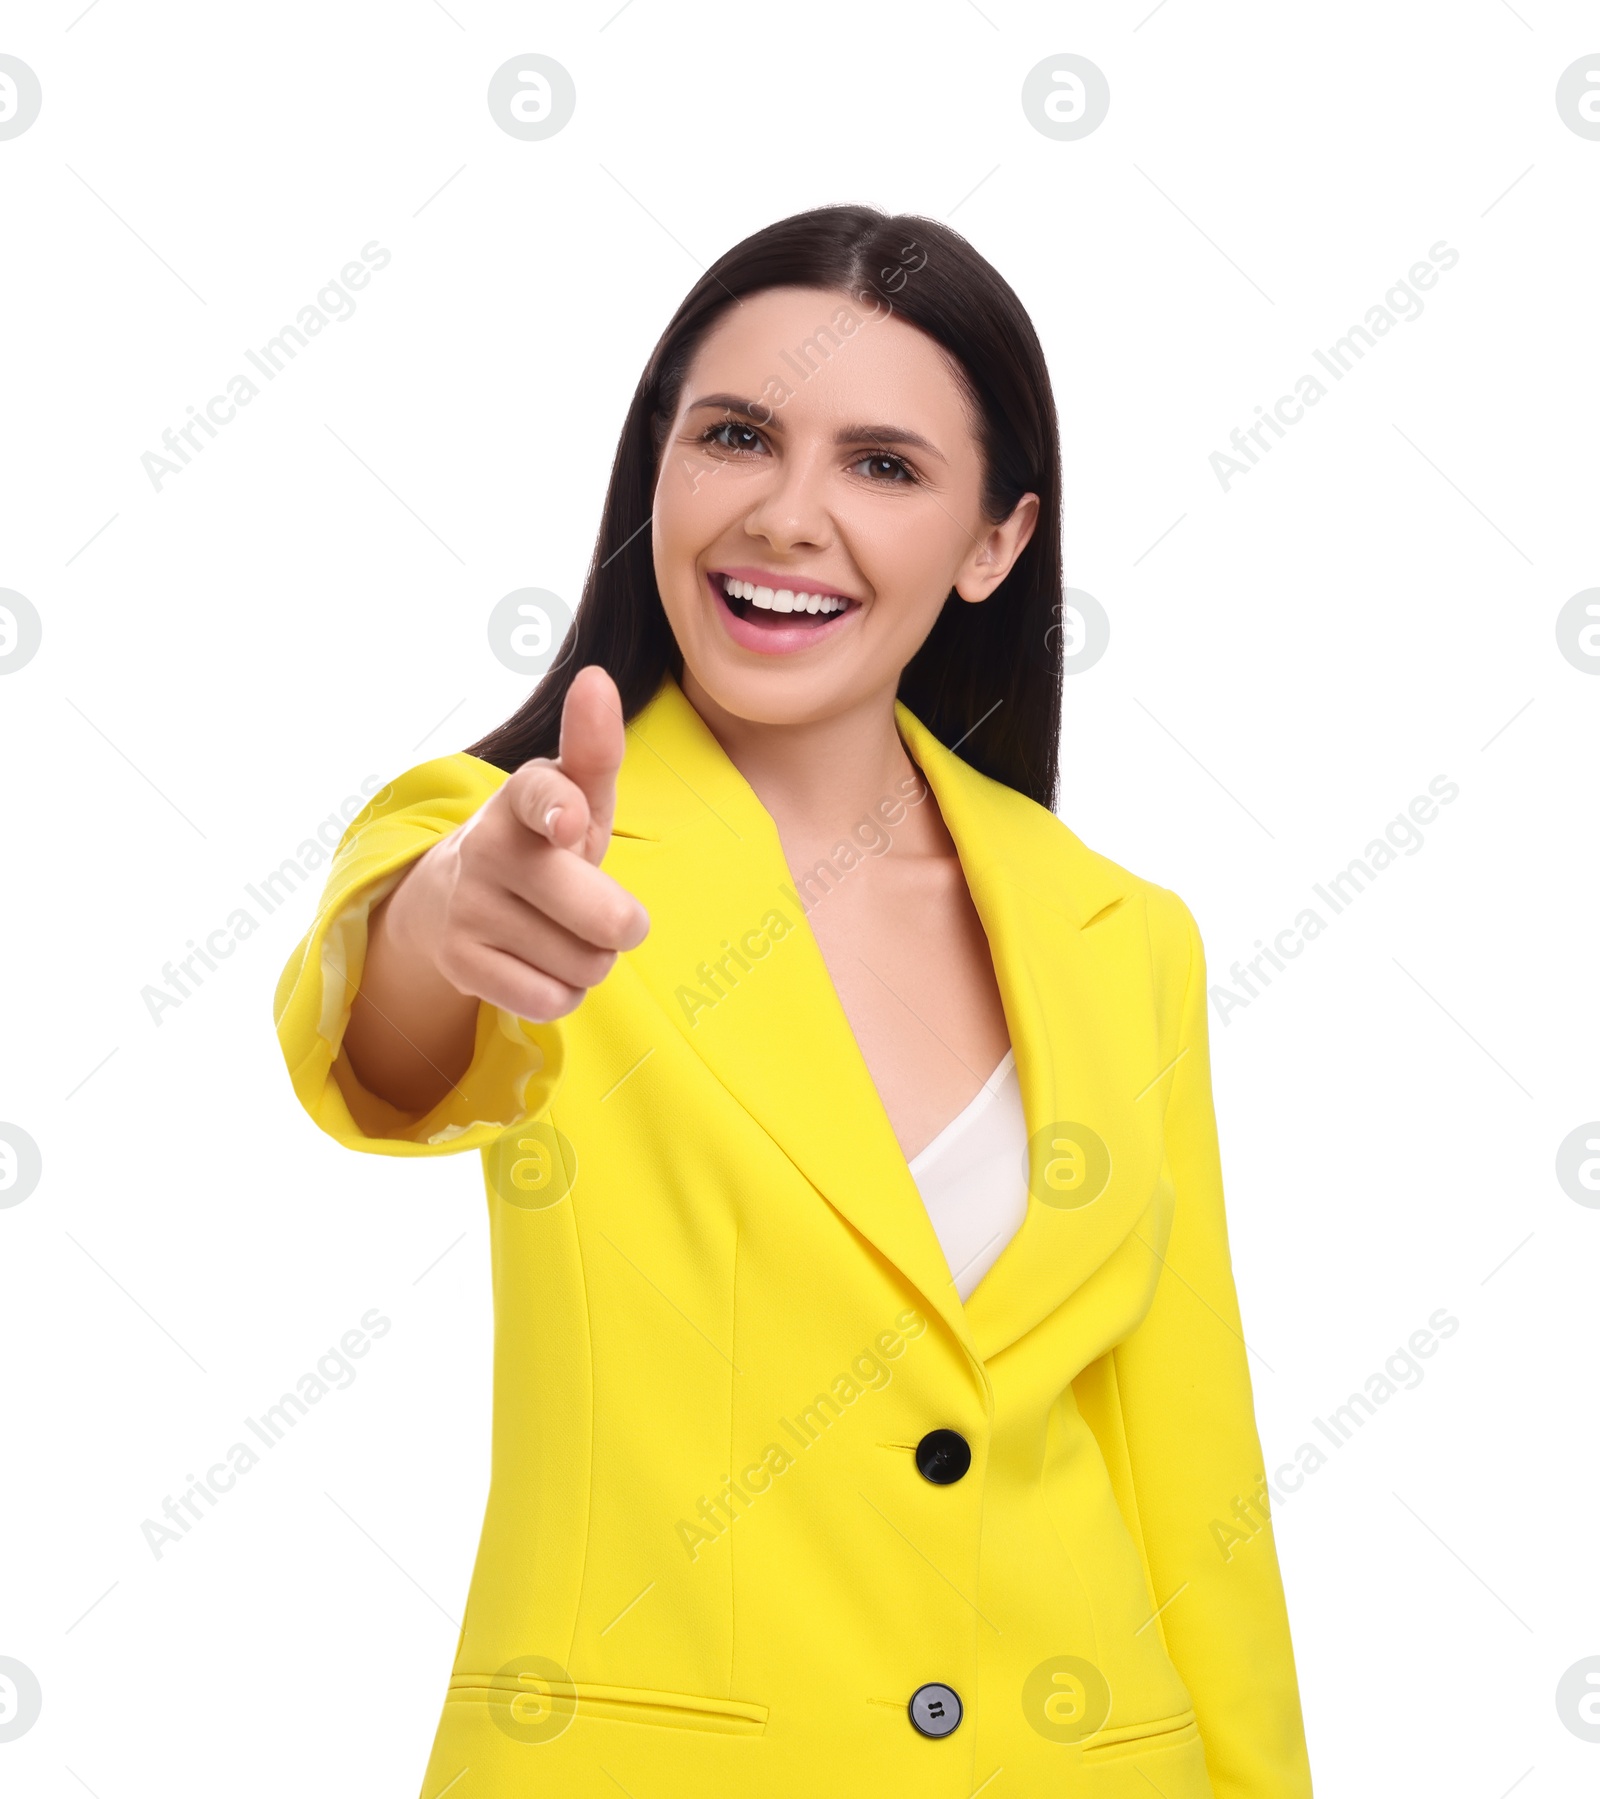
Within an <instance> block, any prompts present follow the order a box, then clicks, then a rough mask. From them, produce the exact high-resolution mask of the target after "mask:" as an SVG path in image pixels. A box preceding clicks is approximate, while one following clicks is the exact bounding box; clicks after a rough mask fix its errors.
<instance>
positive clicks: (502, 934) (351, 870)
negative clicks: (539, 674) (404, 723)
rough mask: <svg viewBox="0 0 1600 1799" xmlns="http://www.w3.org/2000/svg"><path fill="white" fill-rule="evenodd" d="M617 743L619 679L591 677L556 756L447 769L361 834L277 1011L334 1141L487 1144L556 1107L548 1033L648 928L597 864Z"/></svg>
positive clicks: (283, 987)
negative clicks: (509, 770)
mask: <svg viewBox="0 0 1600 1799" xmlns="http://www.w3.org/2000/svg"><path fill="white" fill-rule="evenodd" d="M623 743H624V735H623V720H622V711H621V705H620V701H619V699H618V697H617V692H616V687H615V684H614V683H613V682H612V681H611V678H610V676H608V675H607V674H605V672H604V671H603V670H600V669H584V670H581V671H580V672H579V675H578V677H577V678H576V679H575V680H574V682H573V684H572V686H571V688H570V689H569V691H568V693H567V697H566V702H565V705H564V709H563V712H562V722H561V752H562V753H561V756H560V757H559V758H556V759H549V758H538V759H536V760H534V761H532V762H529V763H526V764H524V766H523V767H521V768H519V769H517V770H516V772H515V773H513V774H511V775H509V776H508V775H505V774H503V773H502V772H501V771H500V770H499V769H496V768H494V767H492V766H490V765H489V764H487V763H484V762H481V761H479V760H478V759H477V758H476V757H473V756H469V755H458V756H448V757H442V758H440V759H439V760H438V761H435V762H430V763H424V764H423V765H422V766H421V767H420V768H416V769H412V770H411V771H410V772H409V773H408V774H406V775H404V776H403V777H402V778H401V779H400V780H399V781H397V782H395V783H394V784H393V785H392V786H391V787H389V788H387V789H385V791H384V793H383V794H381V795H380V796H379V797H378V799H377V800H375V801H374V802H373V804H372V805H371V806H370V807H368V808H367V810H366V811H365V812H364V813H362V814H361V815H359V816H358V817H357V819H356V820H355V821H354V822H353V823H352V825H351V827H350V829H349V831H347V832H346V834H345V836H344V838H343V839H342V840H341V841H340V844H339V848H338V851H337V852H336V854H335V856H334V864H333V868H332V870H331V872H330V874H329V877H328V885H327V889H326V891H325V892H324V895H323V902H322V906H321V908H320V910H319V913H318V917H317V920H316V923H315V924H314V925H313V927H312V929H311V931H310V933H309V934H308V936H307V937H306V938H305V940H304V941H303V942H302V943H301V944H300V946H299V948H298V949H297V950H296V952H295V954H294V955H293V956H292V957H291V958H290V961H289V964H288V966H287V967H286V968H285V969H284V971H283V975H282V976H281V978H280V980H279V983H278V991H277V995H276V1003H275V1007H274V1010H275V1016H276V1020H277V1025H278V1036H279V1041H280V1044H281V1045H282V1048H283V1053H284V1058H285V1060H286V1062H287V1063H288V1066H289V1071H290V1076H291V1079H292V1081H293V1083H294V1087H295V1092H296V1094H297V1096H298V1097H299V1099H300V1101H301V1103H302V1104H303V1105H304V1106H305V1107H306V1109H307V1111H308V1112H310V1114H311V1115H312V1117H313V1118H314V1119H315V1120H316V1122H317V1123H318V1124H319V1125H320V1126H321V1127H322V1128H323V1129H324V1130H326V1131H328V1132H329V1133H330V1134H331V1135H333V1136H334V1137H336V1138H337V1139H338V1140H339V1141H340V1142H342V1143H346V1144H348V1145H350V1146H351V1147H354V1148H362V1149H377V1150H383V1151H385V1152H387V1153H389V1154H394V1155H405V1154H413V1155H414V1154H419V1153H427V1152H429V1151H431V1150H438V1149H451V1150H456V1149H465V1148H479V1147H482V1146H483V1145H484V1144H485V1143H487V1142H490V1141H492V1140H493V1138H494V1137H495V1136H498V1135H499V1134H501V1133H502V1132H503V1131H505V1130H506V1129H508V1128H509V1127H510V1126H512V1125H513V1124H516V1123H518V1122H520V1121H521V1120H522V1119H524V1118H525V1117H529V1116H532V1115H533V1114H534V1113H536V1112H537V1111H541V1110H543V1109H544V1107H545V1106H546V1105H547V1104H548V1103H549V1100H550V1096H551V1094H552V1093H553V1091H554V1087H555V1083H556V1081H557V1080H558V1079H559V1074H560V1066H561V1056H562V1039H561V1033H560V1029H559V1026H558V1024H557V1022H556V1021H557V1020H559V1019H560V1018H562V1017H563V1016H565V1015H566V1014H567V1013H568V1012H570V1011H572V1009H573V1008H574V1007H575V1006H576V1005H577V1004H578V1003H579V1002H580V1001H581V1000H582V998H583V996H584V994H585V992H586V991H587V990H588V989H589V988H590V987H592V986H594V985H595V984H596V983H597V982H598V981H600V980H603V979H604V978H605V976H606V974H607V973H609V971H610V970H611V968H612V966H613V965H614V964H615V962H616V958H617V954H618V952H619V951H620V950H623V949H631V948H632V947H633V946H634V945H635V944H637V943H639V942H641V941H642V940H643V938H644V936H645V933H646V931H647V930H648V929H649V918H648V916H647V915H646V913H645V910H644V908H643V907H642V906H641V905H640V904H639V902H638V901H637V900H636V899H635V898H634V897H633V896H632V895H631V894H630V893H628V892H627V891H626V890H625V889H624V888H623V887H622V886H621V885H620V884H619V883H618V882H616V881H615V880H613V879H612V877H611V876H610V875H608V874H606V873H604V872H603V871H602V869H601V868H600V866H599V863H600V861H601V858H602V857H603V855H604V854H605V850H606V846H607V845H608V844H609V842H610V836H611V820H612V815H613V810H614V806H615V790H616V775H617V770H618V768H619V767H620V764H621V761H622V753H623Z"/></svg>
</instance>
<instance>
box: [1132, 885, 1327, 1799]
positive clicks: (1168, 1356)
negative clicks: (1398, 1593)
mask: <svg viewBox="0 0 1600 1799" xmlns="http://www.w3.org/2000/svg"><path fill="white" fill-rule="evenodd" d="M1151 913H1152V917H1151V925H1152V939H1153V940H1154V939H1156V938H1157V937H1158V936H1159V937H1160V938H1161V939H1163V940H1164V942H1165V944H1166V945H1168V946H1169V953H1165V954H1162V953H1160V952H1158V969H1157V972H1158V980H1160V981H1163V982H1165V983H1167V984H1168V992H1169V993H1172V994H1175V993H1176V992H1177V991H1178V990H1179V988H1180V985H1181V989H1182V992H1183V999H1182V1002H1181V1007H1180V1027H1179V1031H1178V1038H1177V1044H1176V1047H1175V1048H1174V1049H1171V1050H1167V1051H1165V1053H1164V1055H1163V1062H1164V1063H1165V1062H1166V1060H1167V1057H1168V1056H1175V1057H1176V1061H1175V1064H1174V1065H1173V1069H1172V1077H1171V1085H1170V1088H1169V1090H1168V1094H1167V1101H1166V1122H1165V1129H1166V1157H1167V1164H1168V1170H1169V1173H1170V1178H1171V1181H1172V1187H1173V1214H1172V1230H1171V1236H1170V1240H1169V1242H1168V1244H1167V1247H1166V1252H1165V1256H1164V1266H1163V1267H1162V1269H1161V1272H1160V1278H1159V1281H1158V1284H1157V1287H1156V1291H1155V1295H1154V1298H1153V1300H1152V1302H1151V1305H1150V1309H1149V1311H1148V1313H1147V1314H1146V1316H1145V1317H1144V1319H1143V1320H1142V1321H1141V1322H1140V1324H1139V1325H1138V1326H1137V1328H1136V1329H1135V1330H1134V1331H1133V1332H1131V1333H1130V1335H1129V1336H1128V1337H1127V1338H1126V1339H1125V1340H1124V1341H1123V1342H1122V1343H1120V1344H1119V1345H1118V1346H1117V1348H1116V1350H1115V1351H1114V1362H1115V1370H1116V1378H1117V1388H1118V1393H1119V1395H1120V1399H1121V1405H1122V1411H1123V1428H1124V1435H1125V1440H1126V1442H1127V1445H1128V1453H1129V1457H1130V1462H1131V1478H1132V1481H1133V1487H1134V1493H1135V1498H1136V1503H1137V1506H1138V1517H1139V1527H1140V1531H1141V1534H1142V1536H1143V1538H1144V1548H1145V1555H1146V1561H1147V1565H1148V1567H1149V1569H1150V1575H1151V1579H1152V1581H1153V1583H1154V1585H1155V1588H1156V1603H1157V1605H1158V1606H1160V1607H1161V1608H1162V1609H1161V1611H1160V1613H1159V1617H1160V1628H1161V1630H1162V1632H1163V1635H1164V1638H1165V1641H1166V1644H1167V1649H1168V1653H1169V1654H1170V1656H1171V1658H1172V1661H1173V1663H1174V1665H1175V1667H1176V1668H1177V1670H1178V1673H1179V1675H1180V1677H1181V1678H1182V1680H1183V1682H1184V1684H1185V1685H1186V1686H1187V1687H1188V1689H1189V1692H1190V1694H1191V1696H1192V1697H1193V1700H1194V1709H1195V1718H1196V1722H1197V1724H1198V1726H1199V1730H1200V1737H1201V1741H1202V1743H1203V1745H1204V1748H1205V1755H1206V1763H1207V1767H1208V1768H1209V1770H1210V1774H1211V1780H1212V1785H1213V1787H1214V1789H1215V1792H1216V1799H1309V1795H1310V1793H1311V1770H1310V1766H1309V1762H1308V1758H1307V1753H1306V1742H1305V1729H1304V1724H1303V1721H1302V1717H1301V1710H1300V1693H1299V1686H1298V1682H1297V1680H1296V1676H1295V1665H1294V1650H1293V1647H1292V1644H1291V1642H1290V1635H1289V1619H1288V1612H1287V1607H1286V1605H1285V1601H1284V1593H1283V1585H1282V1578H1281V1575H1280V1572H1279V1567H1278V1557H1277V1552H1276V1549H1275V1547H1274V1544H1273V1537H1272V1528H1271V1524H1270V1522H1269V1521H1268V1519H1267V1513H1266V1509H1265V1501H1266V1483H1265V1479H1264V1468H1263V1464H1262V1454H1261V1444H1260V1441H1259V1438H1258V1435H1257V1430H1256V1422H1255V1410H1254V1401H1253V1397H1252V1394H1251V1385H1250V1365H1249V1352H1248V1351H1247V1350H1246V1347H1245V1331H1244V1327H1243V1325H1242V1324H1241V1322H1240V1316H1239V1303H1238V1298H1237V1296H1236V1293H1235V1290H1234V1280H1233V1269H1232V1264H1231V1261H1230V1258H1229V1253H1228V1233H1227V1224H1226V1220H1225V1216H1224V1210H1223V1194H1222V1167H1221V1160H1220V1155H1219V1150H1218V1142H1217V1124H1216V1115H1215V1110H1214V1107H1213V1102H1212V1092H1211V1061H1210V1040H1209V1032H1208V1024H1207V1019H1208V1012H1207V997H1206V995H1207V987H1206V965H1205V950H1204V946H1203V945H1202V943H1201V940H1200V933H1199V930H1198V928H1197V927H1196V925H1195V921H1194V917H1193V915H1192V914H1191V912H1190V911H1189V908H1188V907H1187V906H1186V905H1185V904H1184V902H1183V901H1182V900H1181V899H1180V898H1179V897H1178V895H1177V894H1175V893H1172V892H1170V891H1169V890H1168V889H1165V888H1162V889H1160V890H1159V891H1158V892H1157V893H1155V894H1154V895H1153V896H1152V904H1151ZM1185 941H1186V942H1187V957H1185V951H1184V944H1185ZM1186 960H1187V973H1186V974H1185V972H1184V969H1185V961H1186ZM1163 963H1164V966H1165V973H1163V971H1162V964H1163ZM1167 1004H1168V1005H1169V1006H1170V1000H1168V1001H1167ZM1169 1016H1170V1013H1169ZM1162 1040H1163V1044H1169V1043H1171V1041H1172V1039H1171V1037H1170V1036H1169V1035H1168V1034H1167V1032H1166V1031H1163V1034H1162ZM1240 1505H1242V1507H1243V1511H1242V1513H1241V1511H1240V1510H1237V1509H1236V1507H1238V1506H1240Z"/></svg>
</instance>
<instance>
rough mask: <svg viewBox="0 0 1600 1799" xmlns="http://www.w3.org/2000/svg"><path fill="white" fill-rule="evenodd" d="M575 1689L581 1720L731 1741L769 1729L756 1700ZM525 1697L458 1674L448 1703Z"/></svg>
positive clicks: (501, 1682) (584, 1685)
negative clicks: (667, 1729) (730, 1738)
mask: <svg viewBox="0 0 1600 1799" xmlns="http://www.w3.org/2000/svg"><path fill="white" fill-rule="evenodd" d="M571 1685H572V1699H571V1701H570V1704H571V1708H572V1711H573V1713H574V1715H575V1716H577V1717H580V1718H610V1719H613V1720H614V1721H616V1722H618V1723H622V1724H658V1725H666V1726H669V1727H673V1728H677V1729H680V1730H710V1731H718V1732H721V1733H722V1734H723V1735H727V1736H760V1735H761V1734H762V1732H763V1731H765V1729H766V1727H767V1707H766V1706H764V1705H758V1704H757V1703H756V1702H755V1701H754V1700H752V1699H711V1698H707V1697H706V1696H705V1695H704V1694H701V1693H670V1692H665V1691H662V1690H660V1689H657V1688H653V1687H609V1686H602V1685H600V1684H598V1683H597V1682H595V1681H592V1680H575V1681H573V1682H572V1683H571ZM524 1692H525V1689H524V1688H522V1687H519V1686H518V1684H517V1683H516V1681H515V1680H506V1679H502V1678H500V1677H499V1676H497V1675H493V1674H455V1675H452V1676H451V1678H450V1685H449V1688H448V1690H447V1692H446V1694H445V1698H446V1701H447V1703H448V1702H450V1701H462V1702H465V1703H468V1704H471V1703H474V1702H476V1703H479V1704H492V1703H494V1702H495V1701H496V1700H497V1699H499V1700H500V1702H501V1703H509V1702H510V1699H511V1698H512V1697H513V1696H517V1695H520V1694H522V1693H524ZM502 1695H503V1696H504V1697H503V1698H502V1697H501V1696H502ZM567 1703H569V1702H568V1701H567V1700H566V1699H565V1696H564V1695H563V1696H562V1697H561V1698H560V1699H558V1700H557V1705H558V1706H560V1705H563V1704H567Z"/></svg>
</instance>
